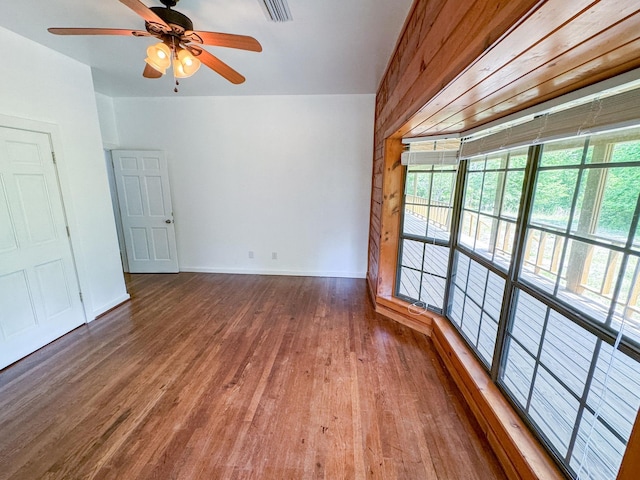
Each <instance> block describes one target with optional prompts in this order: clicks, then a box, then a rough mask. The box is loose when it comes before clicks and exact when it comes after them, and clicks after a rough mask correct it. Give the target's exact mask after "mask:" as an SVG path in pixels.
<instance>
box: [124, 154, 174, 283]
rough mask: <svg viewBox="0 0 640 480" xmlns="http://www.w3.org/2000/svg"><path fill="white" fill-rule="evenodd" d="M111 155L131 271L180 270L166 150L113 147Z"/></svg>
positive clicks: (169, 271)
mask: <svg viewBox="0 0 640 480" xmlns="http://www.w3.org/2000/svg"><path fill="white" fill-rule="evenodd" d="M111 157H112V159H113V171H114V175H115V179H116V188H117V192H118V203H119V205H120V214H121V217H122V229H123V232H124V241H125V247H126V251H127V259H128V263H129V272H131V273H176V272H178V255H177V249H176V236H175V229H174V224H173V210H172V207H171V195H170V191H169V174H168V171H167V161H166V158H165V156H164V152H160V151H140V150H112V151H111Z"/></svg>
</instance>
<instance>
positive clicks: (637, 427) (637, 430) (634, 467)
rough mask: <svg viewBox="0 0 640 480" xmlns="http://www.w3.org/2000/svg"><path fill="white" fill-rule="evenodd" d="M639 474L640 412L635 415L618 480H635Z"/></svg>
mask: <svg viewBox="0 0 640 480" xmlns="http://www.w3.org/2000/svg"><path fill="white" fill-rule="evenodd" d="M638 472H640V412H638V414H637V415H636V423H635V424H634V425H633V430H632V431H631V437H629V443H627V450H626V451H625V453H624V457H622V465H621V466H620V471H619V472H618V480H636V479H637V478H638Z"/></svg>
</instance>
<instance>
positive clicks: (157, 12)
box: [48, 0, 262, 92]
mask: <svg viewBox="0 0 640 480" xmlns="http://www.w3.org/2000/svg"><path fill="white" fill-rule="evenodd" d="M119 1H120V3H123V4H125V5H126V6H127V7H129V8H130V9H131V10H133V11H134V12H136V13H137V14H138V15H140V16H141V17H142V18H143V19H144V26H145V30H127V29H114V28H49V29H48V30H49V32H50V33H54V34H56V35H125V36H128V35H132V36H134V37H156V38H157V39H158V40H160V42H159V43H157V44H155V45H151V46H150V47H149V48H147V58H146V59H145V62H146V66H145V68H144V71H143V73H142V75H143V76H144V77H146V78H160V77H161V76H162V75H164V74H165V72H166V70H167V68H169V67H170V66H173V75H174V77H175V78H176V84H178V81H177V79H178V78H185V77H190V76H191V75H193V74H194V73H195V72H196V71H197V70H198V68H200V64H201V63H204V64H205V65H206V66H207V67H209V68H211V69H212V70H214V71H215V72H217V73H218V74H220V75H221V76H223V77H224V78H226V79H227V80H229V81H230V82H231V83H235V84H240V83H242V82H244V81H245V78H244V77H243V76H242V75H241V74H240V73H238V72H237V71H235V70H234V69H233V68H231V67H230V66H229V65H227V64H226V63H224V62H223V61H222V60H220V59H219V58H217V57H215V56H214V55H212V54H211V53H209V52H207V51H206V50H205V49H204V48H202V46H203V45H212V46H218V47H228V48H237V49H240V50H249V51H252V52H261V51H262V46H261V45H260V43H259V42H258V41H257V40H256V39H255V38H253V37H248V36H246V35H233V34H229V33H217V32H200V31H197V30H194V29H193V22H191V20H190V19H189V17H187V16H186V15H183V14H182V13H180V12H178V11H176V10H172V9H171V7H174V6H175V5H176V3H178V1H179V0H160V2H161V3H162V4H163V5H164V7H147V6H146V5H144V4H143V3H142V2H141V1H140V0H119ZM175 91H176V92H177V89H175Z"/></svg>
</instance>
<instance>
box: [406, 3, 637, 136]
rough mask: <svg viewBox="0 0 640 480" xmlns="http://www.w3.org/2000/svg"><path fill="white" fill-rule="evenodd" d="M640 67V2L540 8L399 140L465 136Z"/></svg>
mask: <svg viewBox="0 0 640 480" xmlns="http://www.w3.org/2000/svg"><path fill="white" fill-rule="evenodd" d="M638 67H640V0H598V1H593V0H569V1H567V0H548V1H545V2H540V3H539V4H538V5H537V7H536V8H534V9H533V10H531V11H530V12H529V13H528V14H527V15H526V16H525V17H523V18H522V19H521V20H520V21H519V22H518V24H516V25H514V26H513V27H512V28H511V29H510V30H509V31H507V32H506V33H505V34H504V35H503V36H502V37H501V38H500V40H499V41H497V42H495V43H494V44H493V45H492V46H491V47H490V48H488V49H487V50H486V51H485V52H483V54H482V55H481V56H479V57H478V58H477V59H476V60H475V61H474V62H472V63H471V64H470V65H469V66H468V67H467V68H465V69H464V70H463V71H462V73H460V74H459V75H458V76H457V77H456V78H455V79H454V80H453V81H451V82H449V83H448V84H447V85H446V86H445V87H444V88H443V89H442V90H440V91H439V92H438V93H437V94H436V95H435V96H433V97H432V98H431V99H430V100H429V101H428V102H427V103H426V104H425V105H424V106H423V107H422V108H421V109H420V110H419V111H418V112H417V113H416V114H415V115H414V116H412V117H411V119H410V120H409V121H408V122H407V123H406V124H404V125H403V126H402V127H401V128H400V130H399V131H397V132H396V134H400V135H402V136H405V137H419V136H427V135H440V134H446V133H459V132H463V131H465V130H468V129H470V128H472V127H476V126H479V125H483V124H486V123H488V122H491V121H493V120H497V119H499V118H501V117H504V116H506V115H509V114H511V113H514V112H516V111H519V110H522V109H524V108H527V107H530V106H533V105H536V104H539V103H541V102H544V101H546V100H550V99H552V98H555V97H558V96H560V95H563V94H565V93H568V92H571V91H574V90H576V89H579V88H582V87H585V86H588V85H591V84H593V83H596V82H598V81H601V80H604V79H607V78H610V77H612V76H615V75H618V74H621V73H624V72H626V71H629V70H632V69H635V68H638Z"/></svg>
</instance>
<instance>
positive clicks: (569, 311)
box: [394, 130, 640, 476]
mask: <svg viewBox="0 0 640 480" xmlns="http://www.w3.org/2000/svg"><path fill="white" fill-rule="evenodd" d="M638 133H639V136H638V137H637V138H638V140H640V130H639V131H638ZM597 136H598V135H593V137H594V138H597ZM574 138H576V137H574ZM578 138H580V137H578ZM582 138H585V137H582ZM591 138H592V137H586V138H585V141H584V153H583V157H582V159H581V161H580V163H579V164H577V165H571V166H567V167H557V166H549V165H542V160H543V150H544V146H545V145H548V144H549V143H552V142H547V143H546V144H537V145H531V146H530V147H528V150H527V162H526V165H525V168H524V178H523V185H522V193H521V198H520V205H519V211H518V215H517V217H516V219H515V231H514V234H513V248H512V252H511V258H510V263H509V265H508V268H507V269H506V270H505V269H504V268H503V267H504V266H503V264H498V263H495V262H494V261H493V259H494V257H495V256H496V253H495V251H494V252H493V253H492V254H491V259H489V258H487V257H486V256H483V255H481V254H480V253H477V252H476V251H475V249H471V248H469V247H468V246H466V245H465V244H463V243H462V242H461V238H460V237H461V232H460V230H461V220H462V215H463V211H464V204H463V202H464V192H465V187H466V182H467V178H468V173H469V169H468V167H469V159H463V160H462V161H461V162H460V164H459V166H458V172H457V177H456V181H455V184H454V185H455V190H454V193H453V203H452V207H453V209H452V214H451V228H450V236H449V242H443V241H442V240H438V239H435V238H430V239H429V240H427V241H428V242H429V243H433V244H438V245H441V246H448V247H449V264H448V270H447V279H446V284H445V291H444V303H443V310H442V312H438V313H442V315H443V316H444V317H445V318H447V320H448V321H449V322H450V323H451V324H452V325H453V327H454V328H455V329H456V331H458V333H459V334H460V335H461V336H462V337H463V338H464V339H465V343H466V344H467V345H468V346H469V349H470V351H471V352H472V353H473V355H475V356H476V358H477V359H478V360H479V362H480V364H481V365H483V367H484V368H485V369H486V370H487V372H488V373H489V376H490V378H491V381H492V382H493V383H494V384H495V385H496V386H497V387H498V388H499V389H500V390H501V391H502V392H503V394H504V395H505V397H506V399H507V400H508V402H509V403H511V405H512V406H513V407H514V408H515V410H516V412H517V413H518V415H519V416H520V417H521V418H522V420H523V421H524V422H525V424H527V426H528V427H529V428H530V429H531V431H532V432H533V434H534V435H535V436H537V437H538V439H539V440H540V441H541V442H542V443H543V444H545V446H546V447H547V450H548V451H549V453H550V454H551V455H552V457H553V458H554V459H555V460H556V462H557V463H558V465H559V466H560V468H561V469H562V470H563V471H564V472H565V473H567V474H568V475H570V476H573V475H574V474H575V472H573V470H572V468H573V467H572V466H571V465H572V458H575V457H572V455H573V450H574V447H575V448H577V445H578V443H577V442H578V441H579V439H578V437H579V435H580V429H581V427H582V423H581V422H582V418H583V417H584V415H592V416H593V415H594V413H595V412H594V411H593V408H591V407H590V406H589V405H588V404H587V402H588V399H589V398H590V397H589V395H590V392H591V382H592V381H593V380H594V375H595V373H594V371H595V370H596V368H597V364H598V362H600V358H601V357H600V352H601V351H602V349H603V348H605V347H606V346H605V345H604V344H607V345H609V347H611V348H613V350H612V352H615V348H614V347H616V343H617V340H618V338H617V337H618V331H617V330H615V329H613V328H610V327H609V325H610V324H611V323H612V320H613V319H614V316H615V313H616V308H617V304H618V301H619V297H620V296H621V295H622V294H623V293H624V292H622V290H621V288H619V287H618V286H616V287H615V288H616V291H615V292H614V294H613V295H612V298H611V301H610V303H609V313H608V314H607V317H606V319H605V321H604V322H597V321H596V319H595V318H591V317H590V316H589V315H587V314H584V313H582V312H581V311H580V310H579V309H578V308H576V307H573V306H572V305H570V304H569V303H568V302H567V301H565V300H563V299H562V298H560V297H559V296H557V293H558V292H557V290H558V288H559V286H561V284H562V274H563V268H564V265H563V263H562V262H561V263H560V267H559V268H558V273H557V280H556V282H555V286H554V294H553V295H549V294H547V293H545V292H544V291H543V290H542V289H541V288H538V287H536V285H535V284H534V283H532V282H531V281H528V280H527V279H526V278H523V271H524V263H525V253H526V252H525V250H526V245H527V236H528V235H529V232H531V231H534V230H537V231H547V232H548V233H550V234H553V235H557V236H558V238H562V239H563V245H562V250H563V253H562V258H563V259H564V258H565V255H568V253H567V252H568V250H569V243H570V241H572V240H573V241H579V242H583V243H587V244H590V245H595V246H601V247H604V248H607V249H609V250H611V251H616V252H620V253H621V254H622V255H623V257H622V260H621V264H620V267H619V277H621V276H624V275H625V269H626V268H627V265H628V259H629V258H631V257H632V256H633V257H637V258H638V262H639V263H640V254H639V253H638V249H637V246H635V247H634V245H635V243H634V242H636V241H637V239H636V237H637V236H638V234H637V232H638V231H639V230H640V227H639V224H640V219H639V217H640V196H639V198H638V203H637V205H636V207H635V210H634V214H633V216H632V218H631V222H630V224H629V229H628V231H627V241H626V244H625V245H624V246H619V245H613V243H606V242H603V241H601V240H599V239H588V238H585V237H583V236H580V235H577V234H575V233H576V232H575V231H573V230H574V229H573V216H574V215H575V214H576V213H577V212H578V211H579V210H577V209H576V202H577V199H578V196H579V192H580V188H581V182H582V179H583V177H584V173H585V172H586V171H590V170H591V169H609V168H623V167H633V168H640V159H639V160H638V161H633V162H628V163H624V164H613V165H614V166H613V167H612V164H607V163H602V164H591V163H586V162H585V154H586V151H587V149H588V148H589V142H590V139H591ZM638 140H636V141H638ZM553 143H555V142H553ZM614 143H615V142H614ZM519 148H520V149H522V147H519ZM513 150H516V148H514V149H513ZM490 155H491V154H485V155H482V156H483V157H485V166H486V162H487V159H488V157H489V156H490ZM508 166H509V157H508V156H507V157H506V163H505V166H504V172H505V178H504V180H503V182H502V186H503V189H502V192H501V195H500V208H499V212H498V214H497V215H498V217H501V216H502V204H503V201H504V190H505V188H506V187H505V185H506V174H507V172H508ZM565 168H566V169H576V171H577V174H576V175H577V178H576V185H575V187H574V191H573V198H572V201H571V208H570V211H569V218H568V221H567V226H566V229H565V230H561V229H555V230H554V229H553V228H548V229H546V230H545V228H544V227H542V226H541V225H538V224H533V223H532V215H533V208H534V200H535V195H534V194H535V191H536V187H537V182H538V178H539V173H540V172H544V171H553V170H558V169H565ZM606 171H609V170H606ZM407 173H408V168H406V169H405V170H404V175H405V176H404V177H403V180H404V181H403V185H404V186H405V189H403V201H402V211H401V224H400V225H401V227H400V235H399V238H400V241H399V247H398V264H397V265H398V267H397V269H396V288H395V289H394V290H395V294H396V296H398V297H399V298H401V299H403V300H408V301H414V300H413V299H410V298H407V297H406V296H401V295H398V291H399V287H398V285H399V282H400V277H401V272H402V249H403V241H404V240H405V239H408V240H414V241H422V242H423V243H425V240H424V239H420V238H415V237H414V236H410V235H405V234H404V217H405V213H406V207H405V199H406V178H407V177H406V175H407ZM483 182H484V180H483ZM430 195H431V192H430ZM481 212H482V195H481V196H480V199H479V205H478V214H480V213H481ZM496 228H497V229H499V226H498V224H497V226H496ZM474 245H475V242H474ZM457 254H463V255H465V256H467V257H468V258H469V259H470V261H474V262H476V263H478V264H479V265H480V266H482V267H484V268H486V269H487V270H488V272H489V273H487V275H489V274H490V273H491V272H492V273H494V274H496V275H498V276H500V277H501V278H502V279H503V280H504V292H503V298H502V305H501V310H500V315H499V319H498V325H497V333H496V340H495V348H494V352H493V357H492V361H491V363H490V364H489V365H487V364H486V363H485V361H484V360H483V359H482V357H481V355H480V354H479V352H478V351H477V350H476V347H474V346H473V345H471V344H470V342H469V340H468V339H467V338H466V336H465V334H464V333H463V332H462V330H461V328H460V327H458V325H457V324H456V323H455V322H454V321H453V320H452V319H451V317H450V312H451V311H452V305H453V299H454V296H453V294H452V291H453V289H454V288H455V287H454V283H455V278H454V272H455V271H456V267H457V265H456V261H457ZM423 268H424V265H423ZM615 283H616V284H620V285H621V284H622V280H618V279H616V281H615ZM518 292H524V293H526V294H528V295H530V296H531V297H532V298H534V299H535V300H536V301H538V302H540V303H541V304H542V305H543V306H544V307H545V308H546V312H547V313H546V316H547V319H546V320H545V322H544V325H543V329H542V331H541V332H540V340H539V345H538V352H537V353H536V356H535V357H532V359H533V361H534V368H535V371H537V370H538V369H540V368H542V369H544V371H547V372H548V373H549V375H550V376H551V377H552V378H555V380H556V381H557V382H558V383H559V384H560V385H561V386H562V388H564V389H565V390H567V391H568V392H569V393H570V394H571V395H573V396H574V397H575V398H574V399H575V400H576V401H577V402H579V407H578V414H577V417H576V419H575V422H574V423H573V424H572V425H571V437H570V438H571V440H570V444H569V446H568V447H567V448H568V452H567V453H566V455H565V456H564V457H562V455H561V454H559V453H558V452H557V451H556V449H555V447H554V446H553V443H552V442H551V441H550V440H549V438H547V436H546V434H545V432H544V431H543V429H542V428H537V427H536V425H535V422H534V421H533V419H532V418H530V417H529V413H527V412H525V411H523V410H522V409H521V407H520V405H519V404H518V401H517V400H516V399H515V398H516V397H515V395H513V393H512V392H511V391H510V389H509V387H508V386H507V385H506V384H505V383H504V382H503V380H502V379H501V375H502V374H503V372H504V371H505V368H506V362H507V360H508V356H507V354H508V350H509V345H510V342H511V341H514V340H516V341H517V339H515V338H514V337H512V336H511V333H510V332H511V329H512V327H513V322H514V319H515V315H516V308H517V306H518V301H517V297H518V295H519V293H518ZM553 311H555V312H556V314H559V315H560V316H561V317H564V318H565V319H566V320H567V321H569V322H572V323H573V324H575V326H576V327H577V328H579V329H583V330H584V331H585V332H587V333H589V334H591V335H593V336H594V338H595V346H594V349H593V354H592V357H591V360H590V364H589V366H588V369H589V373H588V375H587V377H586V379H585V386H584V391H583V392H582V394H581V396H579V397H578V396H577V395H574V392H573V390H572V389H571V388H570V387H569V386H568V385H567V384H566V382H564V381H563V380H562V379H561V378H559V377H558V375H557V374H555V373H554V372H553V371H551V370H550V369H549V368H548V367H547V366H546V365H545V364H544V363H543V362H542V360H541V352H542V347H543V344H544V342H545V335H546V334H547V326H548V317H549V316H550V315H551V312H553ZM479 328H480V327H479ZM617 349H618V350H620V351H621V353H622V354H624V355H627V356H628V357H630V359H631V360H633V361H635V362H640V342H636V341H634V340H633V339H632V338H630V337H628V336H622V337H621V339H620V340H619V345H617ZM535 371H534V373H533V376H532V379H531V383H530V385H529V387H528V388H529V391H528V395H529V398H530V397H531V395H532V394H533V391H534V387H535V381H536V379H537V377H536V373H535ZM596 421H599V422H600V423H601V424H603V425H604V426H605V428H606V429H607V431H608V432H609V433H610V434H611V435H613V436H615V437H616V438H618V440H620V441H621V442H622V444H623V445H626V444H627V442H628V439H626V440H625V439H624V438H622V436H621V435H620V434H619V433H618V432H617V430H615V427H611V426H609V425H608V424H607V423H606V421H605V420H603V419H602V417H598V418H597V420H596ZM625 448H626V447H625Z"/></svg>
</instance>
